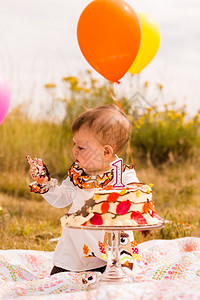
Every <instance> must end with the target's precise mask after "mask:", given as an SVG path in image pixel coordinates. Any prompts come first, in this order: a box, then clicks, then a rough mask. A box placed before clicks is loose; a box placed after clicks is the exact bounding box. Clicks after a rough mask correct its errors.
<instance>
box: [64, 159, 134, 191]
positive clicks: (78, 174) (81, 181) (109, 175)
mask: <svg viewBox="0 0 200 300" xmlns="http://www.w3.org/2000/svg"><path fill="white" fill-rule="evenodd" d="M126 168H128V169H134V165H123V170H122V171H123V172H124V171H125V170H126ZM69 177H70V180H71V181H72V182H73V184H74V185H75V186H78V187H79V188H80V189H92V188H103V187H104V186H106V185H107V184H108V183H109V182H111V181H112V180H113V177H114V169H112V170H111V171H108V172H105V173H104V174H103V175H95V176H94V175H87V174H86V173H85V171H84V170H83V169H82V168H80V167H79V165H78V164H77V163H76V162H74V163H73V164H72V165H71V167H70V168H69Z"/></svg>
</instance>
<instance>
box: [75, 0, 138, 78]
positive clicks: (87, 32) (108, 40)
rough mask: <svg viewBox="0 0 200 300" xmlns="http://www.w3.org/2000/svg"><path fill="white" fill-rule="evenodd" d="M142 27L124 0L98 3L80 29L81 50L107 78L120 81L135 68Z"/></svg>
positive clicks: (90, 8)
mask: <svg viewBox="0 0 200 300" xmlns="http://www.w3.org/2000/svg"><path fill="white" fill-rule="evenodd" d="M141 33H142V29H141V24H140V20H139V17H138V16H137V14H136V12H135V11H134V10H133V8H132V7H131V6H130V5H129V4H128V3H126V2H125V1H123V0H94V1H92V2H91V3H90V4H89V5H88V6H86V8H85V9H84V10H83V12H82V14H81V16H80V18H79V21H78V26H77V38H78V43H79V47H80V49H81V51H82V53H83V55H84V57H85V59H86V60H87V61H88V63H89V64H90V65H91V66H92V67H93V68H94V69H95V70H96V71H97V72H98V73H100V74H101V75H102V76H103V77H105V78H106V79H108V80H110V81H112V82H117V81H118V80H119V79H121V78H122V77H123V76H124V75H125V73H126V72H127V71H128V69H129V68H130V66H131V65H132V63H133V61H134V59H135V58H136V56H137V53H138V50H139V47H140V42H141Z"/></svg>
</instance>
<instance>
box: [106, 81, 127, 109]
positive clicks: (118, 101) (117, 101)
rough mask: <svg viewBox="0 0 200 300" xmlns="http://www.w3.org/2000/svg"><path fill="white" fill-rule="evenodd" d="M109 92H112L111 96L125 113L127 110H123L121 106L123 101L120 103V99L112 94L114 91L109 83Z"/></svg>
mask: <svg viewBox="0 0 200 300" xmlns="http://www.w3.org/2000/svg"><path fill="white" fill-rule="evenodd" d="M109 92H110V96H111V98H112V99H113V101H114V102H115V104H116V105H117V106H118V107H119V108H120V109H121V110H122V111H123V113H125V111H124V110H123V108H122V106H121V103H120V100H117V99H116V98H115V96H114V95H113V94H112V91H111V86H110V85H109Z"/></svg>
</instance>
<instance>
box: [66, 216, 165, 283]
mask: <svg viewBox="0 0 200 300" xmlns="http://www.w3.org/2000/svg"><path fill="white" fill-rule="evenodd" d="M164 226H165V222H164V221H159V223H158V224H156V225H138V226H95V225H91V226H67V227H68V228H74V229H82V230H104V231H105V232H107V235H108V246H107V257H108V258H107V266H106V270H105V271H104V273H103V274H102V275H101V276H99V277H98V278H97V280H96V282H95V283H91V284H90V285H89V286H88V289H94V288H98V287H100V286H102V285H105V284H121V283H124V282H132V281H133V280H132V277H130V276H128V275H127V274H126V273H125V272H124V271H123V269H122V266H121V261H120V250H121V246H120V238H121V232H122V231H124V230H132V231H143V230H154V229H159V228H163V227H164Z"/></svg>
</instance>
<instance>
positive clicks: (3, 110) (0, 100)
mask: <svg viewBox="0 0 200 300" xmlns="http://www.w3.org/2000/svg"><path fill="white" fill-rule="evenodd" d="M10 98H11V92H10V87H9V85H8V82H7V81H6V79H5V78H4V77H3V75H2V74H0V125H1V124H2V122H3V120H4V118H5V116H6V114H7V112H8V109H9V105H10Z"/></svg>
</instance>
